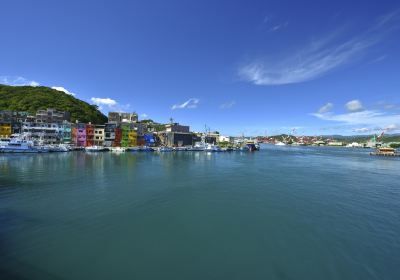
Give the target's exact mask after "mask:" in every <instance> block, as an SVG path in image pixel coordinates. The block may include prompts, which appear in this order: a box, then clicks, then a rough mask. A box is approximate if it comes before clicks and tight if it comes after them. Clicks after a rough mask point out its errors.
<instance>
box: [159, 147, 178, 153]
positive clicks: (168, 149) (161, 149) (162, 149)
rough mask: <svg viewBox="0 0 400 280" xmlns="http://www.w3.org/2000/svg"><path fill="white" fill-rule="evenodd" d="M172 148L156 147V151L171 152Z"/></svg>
mask: <svg viewBox="0 0 400 280" xmlns="http://www.w3.org/2000/svg"><path fill="white" fill-rule="evenodd" d="M173 150H174V149H172V148H170V147H159V148H158V149H157V152H172V151H173Z"/></svg>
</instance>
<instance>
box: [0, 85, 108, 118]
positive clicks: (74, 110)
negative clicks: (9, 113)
mask: <svg viewBox="0 0 400 280" xmlns="http://www.w3.org/2000/svg"><path fill="white" fill-rule="evenodd" d="M47 108H54V109H56V110H60V111H68V112H70V113H71V122H75V121H76V120H79V121H80V122H85V123H87V122H92V123H95V124H104V123H106V122H107V117H106V116H105V115H103V114H102V113H101V112H100V111H99V110H98V107H97V106H96V105H91V104H89V103H87V102H84V101H82V100H79V99H77V98H75V97H73V96H72V95H69V94H66V93H64V92H61V91H58V90H55V89H52V88H49V87H43V86H39V87H31V86H7V85H0V110H13V111H27V112H29V113H32V114H35V113H36V111H37V110H40V109H47Z"/></svg>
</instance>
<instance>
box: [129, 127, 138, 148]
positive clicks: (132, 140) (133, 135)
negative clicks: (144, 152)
mask: <svg viewBox="0 0 400 280" xmlns="http://www.w3.org/2000/svg"><path fill="white" fill-rule="evenodd" d="M137 138H138V134H137V132H136V131H132V130H131V131H129V132H128V147H135V146H137V145H138V144H137Z"/></svg>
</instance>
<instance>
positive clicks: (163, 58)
mask: <svg viewBox="0 0 400 280" xmlns="http://www.w3.org/2000/svg"><path fill="white" fill-rule="evenodd" d="M83 2H84V3H83ZM0 10H1V17H0V26H1V27H2V41H1V44H0V83H5V84H13V85H23V84H31V85H34V86H35V85H39V84H40V85H45V86H50V87H57V88H58V89H59V90H65V91H67V92H69V93H73V94H75V95H76V97H77V98H80V99H82V100H85V101H88V102H90V103H96V104H98V105H99V106H100V107H101V109H102V111H103V112H108V111H114V110H120V111H136V112H138V113H139V114H140V115H142V118H147V117H149V118H152V119H154V120H156V121H160V122H167V121H168V120H169V118H170V117H172V118H173V119H174V120H176V121H178V122H181V123H183V124H189V125H191V126H192V128H193V129H194V130H203V129H204V125H205V124H207V126H208V127H210V128H211V129H212V130H218V131H220V132H221V133H223V134H230V135H240V134H242V133H244V134H246V135H264V134H268V135H271V134H278V133H289V132H291V131H293V129H295V130H294V133H295V134H309V135H314V134H362V133H368V134H369V133H375V132H380V131H382V130H384V131H386V132H387V133H393V132H400V76H399V75H400V52H399V51H398V50H399V49H400V3H399V2H398V1H234V0H231V1H208V0H207V1H204V0H203V1H117V0H113V1H111V0H110V1H100V0H97V1H71V0H69V1H55V0H47V1H43V0H37V1H28V0H26V1H22V0H12V1H11V0H9V1H7V0H5V1H1V3H0Z"/></svg>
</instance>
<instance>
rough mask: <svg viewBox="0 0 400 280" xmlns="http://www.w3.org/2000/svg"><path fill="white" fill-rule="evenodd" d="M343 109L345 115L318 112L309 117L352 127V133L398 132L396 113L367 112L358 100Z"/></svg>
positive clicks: (399, 122) (398, 116) (399, 118)
mask: <svg viewBox="0 0 400 280" xmlns="http://www.w3.org/2000/svg"><path fill="white" fill-rule="evenodd" d="M354 101H357V102H354ZM349 103H350V105H349ZM345 107H346V108H347V109H348V112H347V113H342V114H334V113H332V112H318V113H313V114H311V115H313V116H315V117H317V118H319V119H321V120H324V121H330V122H336V123H340V124H343V125H346V126H348V127H350V128H351V127H352V131H353V132H358V133H367V132H371V131H378V130H384V131H399V130H400V114H398V113H397V114H396V113H389V112H385V111H382V110H367V109H365V108H364V107H363V106H362V104H361V102H360V101H358V100H353V101H351V102H348V103H346V106H345Z"/></svg>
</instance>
